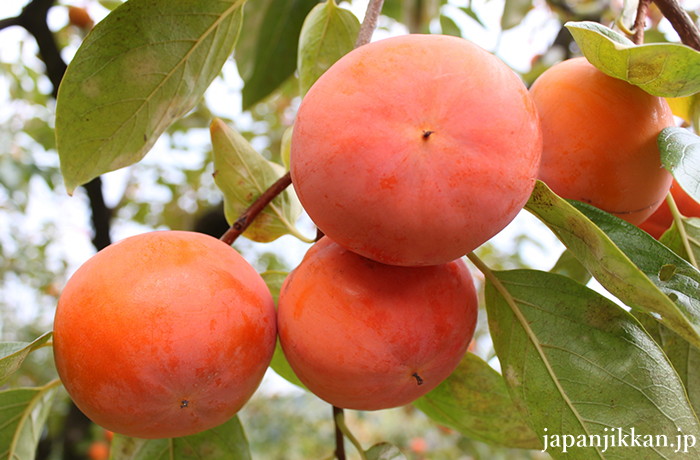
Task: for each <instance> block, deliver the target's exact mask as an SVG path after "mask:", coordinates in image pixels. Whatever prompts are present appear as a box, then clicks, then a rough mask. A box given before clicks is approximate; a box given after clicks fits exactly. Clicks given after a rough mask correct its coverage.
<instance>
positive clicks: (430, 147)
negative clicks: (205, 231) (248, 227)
mask: <svg viewBox="0 0 700 460" xmlns="http://www.w3.org/2000/svg"><path fill="white" fill-rule="evenodd" d="M540 152H541V136H540V127H539V120H538V117H537V114H536V111H535V106H534V104H533V102H532V100H531V98H530V96H529V94H528V91H527V89H526V88H525V86H524V85H523V83H522V82H521V81H520V79H519V78H518V77H517V76H516V75H515V73H513V71H512V70H511V69H509V68H508V67H507V66H506V65H505V64H504V63H503V62H501V61H500V60H499V59H498V58H496V57H495V56H493V55H492V54H490V53H488V52H487V51H485V50H483V49H481V48H479V47H478V46H477V45H474V44H473V43H470V42H468V41H467V40H464V39H461V38H456V37H450V36H439V35H417V34H416V35H404V36H399V37H393V38H388V39H384V40H379V41H377V42H373V43H370V44H368V45H364V46H361V47H359V48H357V49H356V50H354V51H352V52H350V53H349V54H347V55H345V56H344V57H343V58H341V59H340V60H339V61H337V62H336V63H335V64H334V65H333V66H331V68H330V69H329V70H328V71H327V72H326V73H325V74H323V75H322V76H321V78H320V79H319V80H318V81H317V82H316V83H315V84H314V85H313V86H312V87H311V89H310V90H309V92H308V93H307V94H306V96H305V97H304V100H303V101H302V103H301V105H300V107H299V111H298V113H297V117H296V121H295V123H294V133H293V135H292V143H291V154H290V166H291V175H292V181H293V183H294V187H295V190H296V192H297V195H298V196H299V199H300V200H301V202H302V205H303V206H304V208H305V209H306V211H307V212H308V214H309V216H310V217H311V219H312V220H313V221H314V223H315V224H316V225H317V226H318V227H319V228H320V229H321V230H322V231H323V232H324V233H325V234H326V235H328V236H329V237H330V238H332V239H333V240H334V241H336V242H337V243H338V244H340V245H342V246H344V247H346V248H348V249H351V250H353V251H355V252H357V253H359V254H361V255H363V256H365V257H369V258H371V259H373V260H376V261H379V262H383V263H387V264H394V265H407V266H421V265H436V264H441V263H445V262H449V261H451V260H454V259H457V258H459V257H461V256H463V255H464V254H467V253H469V252H471V251H472V250H473V249H475V248H476V247H478V246H480V245H481V244H482V243H484V242H486V241H487V240H488V239H490V238H491V237H492V236H494V235H495V234H496V233H498V232H499V231H500V230H501V229H503V228H504V227H505V226H506V225H507V224H508V223H509V222H510V221H511V220H512V219H513V218H514V217H515V215H516V214H517V213H518V212H519V211H520V209H521V208H522V207H523V205H524V204H525V202H526V201H527V199H528V197H529V196H530V193H531V192H532V189H533V187H534V185H535V180H536V177H537V171H538V167H539V160H540Z"/></svg>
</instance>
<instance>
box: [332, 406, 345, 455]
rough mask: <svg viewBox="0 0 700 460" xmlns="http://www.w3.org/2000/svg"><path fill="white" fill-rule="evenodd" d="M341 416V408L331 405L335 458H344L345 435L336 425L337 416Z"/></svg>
mask: <svg viewBox="0 0 700 460" xmlns="http://www.w3.org/2000/svg"><path fill="white" fill-rule="evenodd" d="M342 416H343V409H341V408H340V407H335V406H333V422H334V423H335V458H336V459H338V460H345V436H344V435H343V430H341V429H340V426H338V417H342Z"/></svg>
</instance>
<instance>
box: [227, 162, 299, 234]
mask: <svg viewBox="0 0 700 460" xmlns="http://www.w3.org/2000/svg"><path fill="white" fill-rule="evenodd" d="M291 183H292V175H291V174H290V173H289V171H287V174H285V175H284V176H282V177H280V178H279V179H277V181H276V182H275V183H274V184H272V185H271V186H270V188H268V189H267V190H265V191H264V192H263V193H262V194H261V195H260V196H259V197H258V199H257V200H255V201H254V202H253V204H251V205H250V207H249V208H248V209H246V210H245V212H244V213H243V214H241V215H240V216H239V217H238V219H236V221H235V222H234V223H233V225H231V228H229V229H228V230H227V231H226V233H224V235H223V236H222V237H221V241H223V242H224V243H226V244H228V245H231V244H233V242H234V241H236V238H238V237H239V236H241V233H243V232H244V231H245V230H246V229H247V228H248V227H249V226H250V224H251V223H252V222H253V220H255V218H256V217H257V216H258V214H260V213H261V212H262V210H263V209H265V207H266V206H267V205H268V204H270V203H271V202H272V200H274V199H275V197H276V196H277V195H279V194H280V193H282V192H283V191H284V189H286V188H287V187H289V185H290V184H291Z"/></svg>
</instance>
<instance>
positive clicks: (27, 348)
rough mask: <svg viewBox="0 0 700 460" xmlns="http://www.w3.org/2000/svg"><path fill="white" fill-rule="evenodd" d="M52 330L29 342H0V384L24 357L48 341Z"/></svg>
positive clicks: (9, 375) (15, 370) (2, 383)
mask: <svg viewBox="0 0 700 460" xmlns="http://www.w3.org/2000/svg"><path fill="white" fill-rule="evenodd" d="M52 335H53V333H52V332H47V333H46V334H44V335H42V336H41V337H39V338H38V339H36V340H35V341H33V342H31V343H27V342H0V386H2V385H4V384H5V382H7V380H8V379H9V378H10V377H11V376H12V374H14V373H15V372H17V369H19V367H20V366H21V365H22V362H23V361H24V359H25V358H26V357H27V356H28V355H29V353H31V352H32V351H34V350H36V349H37V348H41V347H42V346H43V345H44V344H45V343H46V342H48V341H49V339H50V338H51V336H52Z"/></svg>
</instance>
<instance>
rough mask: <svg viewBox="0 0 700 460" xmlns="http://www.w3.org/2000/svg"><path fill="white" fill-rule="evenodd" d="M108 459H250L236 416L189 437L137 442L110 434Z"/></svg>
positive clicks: (244, 437) (126, 437)
mask: <svg viewBox="0 0 700 460" xmlns="http://www.w3.org/2000/svg"><path fill="white" fill-rule="evenodd" d="M111 451H112V456H111V457H110V459H111V460H164V459H166V458H167V459H170V460H201V459H226V460H251V457H250V449H249V447H248V440H247V439H246V436H245V433H244V432H243V426H242V425H241V422H240V421H239V420H238V416H235V417H233V418H231V420H229V421H228V422H226V423H224V424H223V425H219V426H217V427H216V428H212V429H210V430H207V431H203V432H201V433H198V434H194V435H192V436H185V437H182V438H172V439H138V438H130V437H128V436H122V435H119V434H115V435H114V439H113V440H112V449H111Z"/></svg>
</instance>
